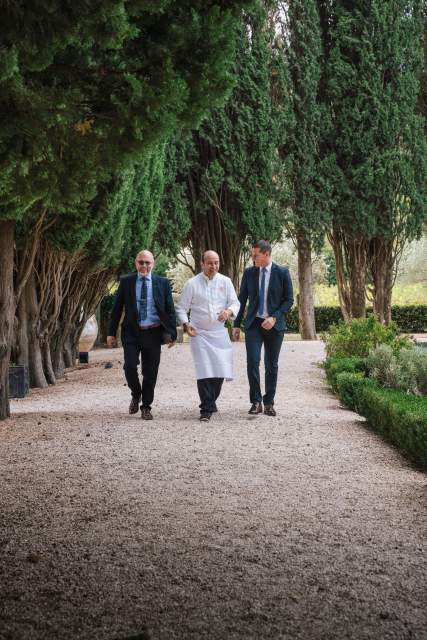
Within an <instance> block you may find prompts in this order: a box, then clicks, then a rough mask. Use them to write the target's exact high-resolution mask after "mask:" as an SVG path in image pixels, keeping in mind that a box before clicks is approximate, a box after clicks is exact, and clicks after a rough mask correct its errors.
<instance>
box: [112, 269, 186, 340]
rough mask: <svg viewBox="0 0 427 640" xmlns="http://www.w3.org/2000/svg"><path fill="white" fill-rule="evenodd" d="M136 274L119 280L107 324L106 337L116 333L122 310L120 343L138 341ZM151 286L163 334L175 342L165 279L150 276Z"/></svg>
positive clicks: (174, 329) (155, 275)
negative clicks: (123, 313)
mask: <svg viewBox="0 0 427 640" xmlns="http://www.w3.org/2000/svg"><path fill="white" fill-rule="evenodd" d="M136 278H137V274H136V273H130V274H128V275H126V276H122V277H121V278H120V284H119V288H118V290H117V294H116V298H115V300H114V304H113V308H112V310H111V315H110V322H109V324H108V335H109V336H115V335H116V333H117V329H118V326H119V324H120V319H121V317H122V312H123V308H124V310H125V315H124V318H123V322H122V342H135V341H136V340H137V339H138V336H139V333H140V329H139V325H138V307H137V305H136ZM151 281H152V286H153V300H154V305H155V307H156V310H157V313H158V315H159V318H160V322H161V324H162V326H163V329H164V333H167V334H169V335H170V337H171V338H172V340H173V341H175V340H176V317H175V308H174V305H173V300H172V289H171V286H170V284H169V280H167V278H163V277H162V276H158V275H157V274H155V273H152V274H151Z"/></svg>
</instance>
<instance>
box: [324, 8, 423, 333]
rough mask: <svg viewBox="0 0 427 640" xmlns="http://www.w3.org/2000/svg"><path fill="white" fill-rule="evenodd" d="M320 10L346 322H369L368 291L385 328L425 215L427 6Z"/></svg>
mask: <svg viewBox="0 0 427 640" xmlns="http://www.w3.org/2000/svg"><path fill="white" fill-rule="evenodd" d="M319 4H320V5H321V15H322V18H323V26H324V30H323V33H324V35H325V38H324V47H325V52H326V53H327V56H328V61H327V67H326V73H325V78H324V85H323V88H324V93H323V99H324V101H325V104H326V105H328V108H329V109H330V122H331V127H330V129H329V132H328V134H327V136H325V140H324V146H323V149H324V151H325V154H326V155H325V158H326V160H327V162H328V168H329V171H328V180H329V187H330V192H331V213H332V216H333V224H332V230H331V233H330V239H331V243H332V245H333V248H334V253H335V258H336V271H337V280H338V285H339V289H340V296H341V304H342V307H343V312H344V314H345V316H346V317H347V318H349V317H359V316H363V315H364V314H365V298H366V288H367V286H370V287H371V288H372V295H373V303H374V310H375V312H376V314H377V315H378V317H379V318H380V319H381V320H383V321H385V322H387V321H388V320H389V319H390V302H391V291H392V286H393V276H394V272H395V269H396V264H397V261H398V259H399V256H400V255H401V251H402V248H403V246H404V245H405V243H406V242H407V241H409V240H411V239H412V238H415V237H417V236H418V234H419V233H420V231H421V227H422V222H423V220H425V211H426V177H427V174H426V143H425V136H424V135H423V123H422V121H421V119H420V117H419V115H418V113H417V105H416V102H417V97H418V93H419V78H420V73H421V65H422V35H423V26H424V25H423V15H422V3H421V2H419V1H418V0H412V1H411V2H409V3H408V2H407V1H406V0H405V1H404V0H393V2H385V3H384V2H380V1H379V0H372V1H371V2H369V3H366V2H357V1H356V2H351V3H350V2H347V1H343V0H341V1H339V2H336V3H333V4H330V3H326V2H322V1H320V2H319Z"/></svg>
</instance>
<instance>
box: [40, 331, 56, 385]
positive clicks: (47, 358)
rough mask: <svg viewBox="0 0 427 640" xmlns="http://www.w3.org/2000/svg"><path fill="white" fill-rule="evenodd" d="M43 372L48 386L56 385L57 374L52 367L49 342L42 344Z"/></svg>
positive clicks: (45, 341)
mask: <svg viewBox="0 0 427 640" xmlns="http://www.w3.org/2000/svg"><path fill="white" fill-rule="evenodd" d="M42 358H43V371H44V375H45V376H46V380H47V382H48V384H56V378H55V372H54V370H53V366H52V356H51V353H50V344H49V342H48V341H47V340H44V341H43V343H42Z"/></svg>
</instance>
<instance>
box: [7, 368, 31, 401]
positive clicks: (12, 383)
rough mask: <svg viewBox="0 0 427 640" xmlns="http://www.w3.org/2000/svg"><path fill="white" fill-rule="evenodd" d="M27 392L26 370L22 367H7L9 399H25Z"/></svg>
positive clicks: (28, 385)
mask: <svg viewBox="0 0 427 640" xmlns="http://www.w3.org/2000/svg"><path fill="white" fill-rule="evenodd" d="M29 390H30V383H29V378H28V368H27V367H25V366H24V365H17V366H13V367H9V398H25V396H26V395H27V393H28V392H29Z"/></svg>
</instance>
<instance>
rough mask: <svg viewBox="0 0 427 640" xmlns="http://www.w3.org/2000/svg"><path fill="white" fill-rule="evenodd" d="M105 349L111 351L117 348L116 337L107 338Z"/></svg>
mask: <svg viewBox="0 0 427 640" xmlns="http://www.w3.org/2000/svg"><path fill="white" fill-rule="evenodd" d="M107 347H108V348H109V349H112V348H113V347H117V338H116V336H107Z"/></svg>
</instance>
